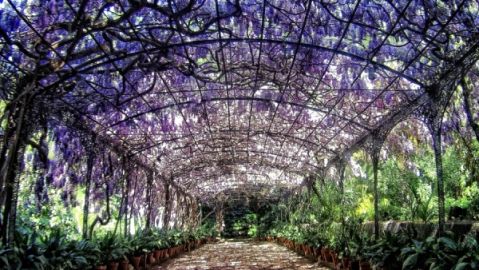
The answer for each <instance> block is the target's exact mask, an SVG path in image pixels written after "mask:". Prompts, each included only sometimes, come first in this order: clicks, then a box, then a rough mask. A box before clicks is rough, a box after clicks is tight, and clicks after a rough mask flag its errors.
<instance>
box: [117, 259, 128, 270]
mask: <svg viewBox="0 0 479 270" xmlns="http://www.w3.org/2000/svg"><path fill="white" fill-rule="evenodd" d="M118 268H119V270H129V269H130V263H129V262H128V260H124V261H121V262H120V265H119V267H118Z"/></svg>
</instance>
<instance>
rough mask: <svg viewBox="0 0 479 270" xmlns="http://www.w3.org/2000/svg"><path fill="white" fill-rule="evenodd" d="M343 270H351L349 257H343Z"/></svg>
mask: <svg viewBox="0 0 479 270" xmlns="http://www.w3.org/2000/svg"><path fill="white" fill-rule="evenodd" d="M342 263H343V269H351V259H349V258H348V257H343V259H342Z"/></svg>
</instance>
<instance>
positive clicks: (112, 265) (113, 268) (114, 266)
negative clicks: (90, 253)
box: [108, 262, 119, 270]
mask: <svg viewBox="0 0 479 270" xmlns="http://www.w3.org/2000/svg"><path fill="white" fill-rule="evenodd" d="M118 265H119V263H118V262H109V263H108V270H118Z"/></svg>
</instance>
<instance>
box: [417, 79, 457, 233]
mask: <svg viewBox="0 0 479 270" xmlns="http://www.w3.org/2000/svg"><path fill="white" fill-rule="evenodd" d="M451 87H453V88H451V89H452V91H450V92H448V93H445V92H440V91H438V89H439V88H431V89H428V94H429V97H430V102H429V103H428V104H427V105H426V106H425V107H424V108H423V112H422V113H423V115H424V117H425V120H426V124H427V127H428V128H429V132H430V133H431V137H432V147H433V150H434V160H435V163H436V178H437V179H436V181H437V183H436V184H437V206H438V209H437V210H438V219H439V222H438V231H437V234H438V235H439V236H441V235H443V234H444V227H445V223H446V213H445V210H444V208H445V206H444V204H445V203H444V201H445V198H444V177H443V170H442V145H441V128H442V118H443V116H444V112H445V110H446V107H447V105H448V103H449V100H450V99H451V96H452V94H453V93H454V89H455V87H456V85H453V86H451Z"/></svg>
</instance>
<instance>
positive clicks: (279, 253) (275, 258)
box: [160, 240, 328, 270]
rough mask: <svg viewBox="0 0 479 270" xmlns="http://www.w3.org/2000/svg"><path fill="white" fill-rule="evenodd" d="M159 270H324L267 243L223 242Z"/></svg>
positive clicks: (285, 249)
mask: <svg viewBox="0 0 479 270" xmlns="http://www.w3.org/2000/svg"><path fill="white" fill-rule="evenodd" d="M160 269H171V270H180V269H181V270H187V269H197V270H200V269H215V270H216V269H218V270H219V269H224V270H228V269H321V270H322V269H328V268H324V267H320V266H318V264H317V263H314V262H312V261H310V260H308V259H307V258H304V257H302V256H299V255H297V254H296V253H294V252H292V251H290V250H288V249H287V248H285V247H283V246H280V245H277V244H275V243H270V242H256V241H251V240H226V241H221V242H217V243H212V244H206V245H204V246H202V247H201V248H199V249H197V250H194V251H192V252H189V253H186V254H183V255H181V256H179V257H177V258H174V259H172V260H169V261H167V262H165V263H164V264H163V265H162V267H161V268H160Z"/></svg>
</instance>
